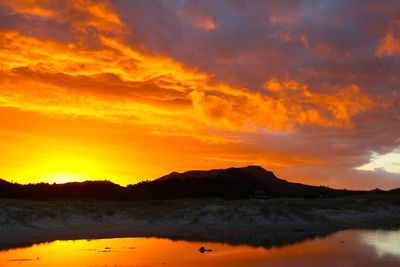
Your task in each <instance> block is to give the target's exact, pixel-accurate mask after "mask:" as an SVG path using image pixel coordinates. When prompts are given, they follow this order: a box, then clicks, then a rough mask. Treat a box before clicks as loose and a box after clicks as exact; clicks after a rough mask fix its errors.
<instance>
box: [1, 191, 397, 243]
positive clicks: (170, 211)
mask: <svg viewBox="0 0 400 267" xmlns="http://www.w3.org/2000/svg"><path fill="white" fill-rule="evenodd" d="M398 198H399V197H397V196H371V197H350V198H342V199H327V200H323V201H321V200H299V199H271V200H241V201H223V200H176V201H149V202H146V201H136V202H114V201H109V202H104V201H103V202H97V201H76V200H75V201H21V200H1V201H0V249H6V248H11V247H20V246H24V245H29V244H32V243H38V242H47V241H52V240H68V239H96V238H115V237H163V238H170V239H183V240H195V241H216V242H224V243H230V244H248V245H253V246H264V247H271V246H281V245H286V244H290V243H294V242H298V241H302V240H305V239H308V238H313V237H316V236H324V235H327V234H330V233H333V232H335V231H337V230H342V229H350V228H353V229H354V228H397V227H400V199H398Z"/></svg>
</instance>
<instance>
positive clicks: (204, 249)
mask: <svg viewBox="0 0 400 267" xmlns="http://www.w3.org/2000/svg"><path fill="white" fill-rule="evenodd" d="M199 251H200V253H204V252H207V251H213V250H212V249H206V248H204V247H201V248H199Z"/></svg>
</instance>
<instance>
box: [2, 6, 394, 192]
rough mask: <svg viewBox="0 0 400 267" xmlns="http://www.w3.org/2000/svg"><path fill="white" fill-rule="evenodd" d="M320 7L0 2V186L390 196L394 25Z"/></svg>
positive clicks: (390, 17)
mask: <svg viewBox="0 0 400 267" xmlns="http://www.w3.org/2000/svg"><path fill="white" fill-rule="evenodd" d="M325 4H326V5H322V4H321V6H319V7H318V8H317V7H315V6H314V7H311V6H306V5H305V6H300V5H294V4H291V3H290V1H288V2H285V1H282V2H280V3H276V2H274V1H271V2H270V3H261V2H256V1H255V2H253V3H250V4H246V3H245V2H240V1H237V2H235V3H232V2H231V3H230V2H229V1H228V2H224V1H221V2H220V4H219V5H217V4H213V3H206V2H204V3H199V2H198V1H189V2H185V3H183V2H179V1H177V2H174V1H171V2H169V3H166V2H163V1H160V2H159V1H154V2H152V3H148V2H146V1H135V2H131V1H123V0H118V1H112V2H109V1H96V0H73V1H63V0H61V1H46V0H20V1H11V0H10V1H8V0H1V1H0V153H1V154H0V177H3V178H4V179H6V180H9V181H16V182H21V183H29V182H40V181H44V182H66V181H73V180H79V181H81V180H87V179H109V180H111V181H114V182H116V183H120V184H124V185H125V184H130V183H136V182H138V181H141V180H144V179H153V178H157V177H159V176H161V175H164V174H166V173H169V172H171V171H185V170H189V169H209V168H223V167H230V166H244V165H250V164H257V165H261V166H263V167H265V168H267V169H269V170H272V171H274V172H275V173H276V174H277V175H278V176H280V177H282V178H286V179H289V180H292V181H298V182H305V183H310V184H318V185H319V184H324V185H329V186H333V187H348V188H375V187H383V188H391V187H399V186H400V174H399V173H400V169H399V168H398V167H396V165H395V163H396V161H397V160H398V162H400V156H399V155H400V154H399V153H397V152H396V151H397V150H396V149H398V147H399V143H400V141H399V140H400V130H398V129H400V127H399V126H400V124H399V120H400V112H399V104H398V103H399V100H400V94H399V90H400V89H399V81H398V78H397V77H398V75H396V74H399V73H398V71H397V73H396V67H400V63H399V55H400V18H399V17H398V14H400V13H399V12H397V13H396V12H395V10H393V9H394V8H393V7H390V6H389V5H387V6H384V5H382V8H381V9H379V11H377V12H375V11H374V10H377V9H376V8H375V9H374V6H373V5H374V3H373V2H371V3H368V4H366V5H364V6H363V9H360V8H359V7H357V6H352V5H349V6H347V5H346V4H345V3H344V2H343V3H341V2H340V1H339V2H338V3H336V4H332V3H330V4H329V2H327V3H325ZM241 5H242V6H241ZM368 7H370V8H368ZM397 8H398V7H397ZM342 9H346V10H349V11H348V13H346V14H343V12H341V11H342ZM373 11H374V12H375V13H374V14H376V16H377V19H376V20H377V21H372V22H371V21H369V20H367V19H366V17H368V14H369V13H370V12H373ZM349 14H352V16H350V15H349ZM396 16H397V17H396ZM350 17H351V18H350ZM382 18H384V19H382ZM378 21H379V22H378ZM314 22H318V23H319V24H318V25H319V26H315V23H314ZM371 23H372V26H371V25H370V24H371ZM373 23H375V24H373ZM313 25H314V26H313ZM316 27H317V28H316ZM318 27H319V28H318ZM331 36H332V37H331ZM333 37H335V38H333ZM361 45H363V46H361ZM397 69H398V68H397ZM388 153H392V154H390V156H387V157H386V158H385V162H380V161H379V158H380V157H381V156H383V155H388ZM371 155H375V158H377V159H376V161H373V159H372V158H371ZM381 161H382V160H381ZM368 164H369V165H368ZM360 166H361V168H360ZM371 166H372V167H371ZM391 166H392V167H391Z"/></svg>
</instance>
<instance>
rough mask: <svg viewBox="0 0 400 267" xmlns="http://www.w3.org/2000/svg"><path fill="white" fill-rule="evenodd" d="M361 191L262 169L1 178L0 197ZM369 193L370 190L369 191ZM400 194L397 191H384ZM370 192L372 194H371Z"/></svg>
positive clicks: (241, 195)
mask: <svg viewBox="0 0 400 267" xmlns="http://www.w3.org/2000/svg"><path fill="white" fill-rule="evenodd" d="M367 192H368V191H361V190H358V191H357V190H345V189H331V188H328V187H325V186H313V185H306V184H301V183H293V182H289V181H287V180H283V179H280V178H278V177H276V176H275V174H274V173H273V172H271V171H268V170H266V169H264V168H263V167H261V166H256V165H250V166H246V167H239V168H235V167H231V168H227V169H211V170H191V171H186V172H182V173H179V172H171V173H169V174H167V175H164V176H161V177H159V178H157V179H155V180H152V181H142V182H139V183H137V184H131V185H127V186H126V187H123V186H120V185H118V184H115V183H113V182H110V181H85V182H71V183H65V184H46V183H39V184H28V185H21V184H17V183H10V182H7V181H5V180H1V179H0V198H40V199H53V198H56V199H57V198H83V199H85V198H94V199H121V200H145V199H179V198H224V199H244V198H252V197H256V198H257V197H260V196H262V198H276V197H294V198H319V197H339V196H347V195H354V194H362V193H367ZM371 192H372V191H371ZM383 192H384V193H388V192H392V193H400V190H392V191H383ZM372 193H373V192H372Z"/></svg>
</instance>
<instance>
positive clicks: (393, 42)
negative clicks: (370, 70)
mask: <svg viewBox="0 0 400 267" xmlns="http://www.w3.org/2000/svg"><path fill="white" fill-rule="evenodd" d="M375 54H376V56H378V57H385V56H395V55H398V54H400V21H399V20H396V21H394V22H393V23H392V27H391V30H389V31H388V32H387V33H386V35H385V37H384V38H382V40H381V41H380V43H379V46H378V47H377V49H376V51H375Z"/></svg>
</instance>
